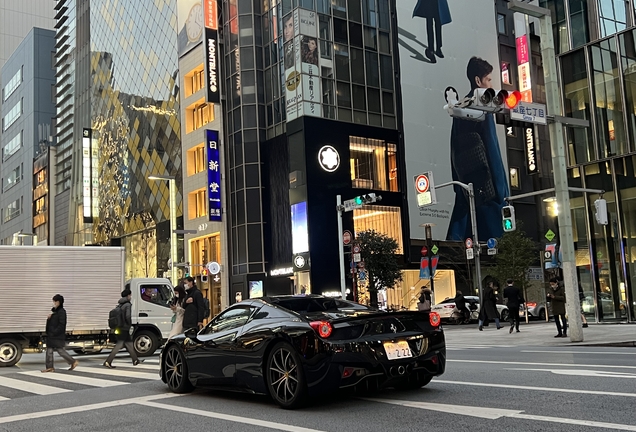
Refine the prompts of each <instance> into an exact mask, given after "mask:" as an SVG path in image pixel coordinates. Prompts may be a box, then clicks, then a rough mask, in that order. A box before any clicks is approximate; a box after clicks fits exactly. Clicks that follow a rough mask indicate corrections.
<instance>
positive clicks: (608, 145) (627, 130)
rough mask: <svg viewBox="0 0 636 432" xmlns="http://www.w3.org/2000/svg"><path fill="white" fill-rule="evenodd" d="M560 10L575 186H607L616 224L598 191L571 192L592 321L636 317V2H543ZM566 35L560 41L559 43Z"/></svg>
mask: <svg viewBox="0 0 636 432" xmlns="http://www.w3.org/2000/svg"><path fill="white" fill-rule="evenodd" d="M541 5H542V6H545V7H548V8H550V9H551V11H552V17H553V20H554V29H553V30H554V34H555V43H556V45H557V50H558V51H559V52H560V55H559V59H558V60H559V67H560V72H561V73H560V80H561V86H562V87H561V88H562V98H563V102H564V104H563V106H564V115H566V116H568V117H574V118H579V119H586V120H589V122H590V127H589V128H567V131H566V133H567V141H566V145H567V153H568V157H569V166H570V169H569V174H570V186H574V187H583V188H590V189H597V190H604V191H605V193H604V194H603V198H604V199H606V200H607V208H608V216H609V217H608V219H609V223H608V225H605V226H603V225H599V224H598V223H596V220H595V207H594V201H595V200H596V199H598V197H599V195H598V194H591V193H586V194H584V193H576V194H574V193H573V194H572V195H571V204H572V216H573V224H574V239H575V249H576V266H577V272H578V276H579V282H580V284H581V287H582V289H583V295H582V296H581V297H582V299H581V304H582V308H583V311H584V313H586V315H588V319H589V318H592V319H595V320H598V321H627V320H630V321H634V320H636V255H635V254H636V244H635V243H636V240H635V239H636V226H635V223H636V213H635V212H636V208H635V205H634V202H635V201H634V199H635V198H636V196H635V193H636V189H635V187H636V173H635V171H634V163H635V160H636V159H635V157H636V99H635V95H636V80H635V79H634V77H633V76H634V74H635V73H636V29H634V25H635V24H636V21H635V15H634V12H635V11H634V7H635V6H636V5H635V2H633V1H622V0H621V1H617V0H595V1H587V2H582V1H574V0H570V1H563V0H550V1H542V2H541ZM557 41H560V42H557Z"/></svg>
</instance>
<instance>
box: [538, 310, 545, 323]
mask: <svg viewBox="0 0 636 432" xmlns="http://www.w3.org/2000/svg"><path fill="white" fill-rule="evenodd" d="M539 319H540V320H541V321H545V309H541V311H539Z"/></svg>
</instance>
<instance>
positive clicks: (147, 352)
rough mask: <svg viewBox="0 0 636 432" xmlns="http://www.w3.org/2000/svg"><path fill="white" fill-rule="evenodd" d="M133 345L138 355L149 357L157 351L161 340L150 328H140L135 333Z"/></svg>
mask: <svg viewBox="0 0 636 432" xmlns="http://www.w3.org/2000/svg"><path fill="white" fill-rule="evenodd" d="M133 346H134V347H135V352H136V353H137V356H139V357H148V356H151V355H153V354H154V353H155V351H157V348H159V341H158V339H157V336H155V334H154V333H153V332H151V331H150V330H140V331H138V332H136V333H135V334H134V335H133Z"/></svg>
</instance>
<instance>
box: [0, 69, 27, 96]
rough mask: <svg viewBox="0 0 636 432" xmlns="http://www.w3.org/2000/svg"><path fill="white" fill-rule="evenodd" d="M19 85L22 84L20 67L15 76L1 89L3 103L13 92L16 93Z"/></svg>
mask: <svg viewBox="0 0 636 432" xmlns="http://www.w3.org/2000/svg"><path fill="white" fill-rule="evenodd" d="M20 83H22V67H20V69H18V71H17V72H16V73H15V75H13V76H12V77H11V79H10V80H9V82H8V83H7V85H6V86H4V87H3V88H2V101H3V102H4V101H6V100H7V99H8V98H9V96H11V95H12V94H13V92H15V91H16V89H17V88H18V87H19V86H20Z"/></svg>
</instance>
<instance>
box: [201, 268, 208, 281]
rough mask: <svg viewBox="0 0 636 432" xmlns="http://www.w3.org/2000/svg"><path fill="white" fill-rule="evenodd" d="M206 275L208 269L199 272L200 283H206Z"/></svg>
mask: <svg viewBox="0 0 636 432" xmlns="http://www.w3.org/2000/svg"><path fill="white" fill-rule="evenodd" d="M208 274H209V271H208V269H206V268H205V267H204V268H203V270H201V283H207V282H208Z"/></svg>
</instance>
